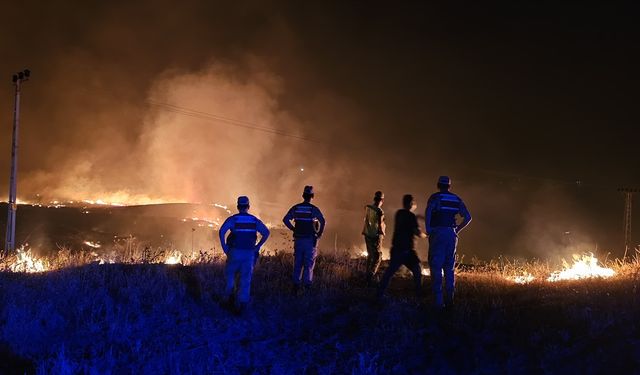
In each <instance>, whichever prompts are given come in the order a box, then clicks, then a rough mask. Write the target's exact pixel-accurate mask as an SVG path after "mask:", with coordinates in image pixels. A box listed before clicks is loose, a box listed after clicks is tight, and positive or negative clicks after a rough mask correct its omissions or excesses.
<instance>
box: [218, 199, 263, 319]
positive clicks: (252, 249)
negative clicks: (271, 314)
mask: <svg viewBox="0 0 640 375" xmlns="http://www.w3.org/2000/svg"><path fill="white" fill-rule="evenodd" d="M229 231H230V232H231V233H230V234H229V236H226V234H227V232H229ZM258 233H260V241H259V242H258V235H257V234H258ZM219 235H220V244H221V245H222V249H223V251H224V253H225V254H226V255H227V264H226V266H225V271H224V272H225V279H226V289H225V296H226V297H227V301H228V302H229V303H231V302H232V301H234V300H235V308H236V309H237V311H238V312H242V310H244V309H245V307H246V305H247V304H248V303H249V295H250V292H251V276H252V273H253V267H254V264H255V259H256V257H257V256H258V252H259V251H260V247H262V245H264V243H265V242H266V241H267V239H268V238H269V229H268V228H267V227H266V225H264V223H263V222H262V221H260V219H258V218H257V217H255V216H253V215H251V214H250V213H249V198H248V197H245V196H241V197H238V213H237V214H235V215H233V216H230V217H228V218H227V220H225V221H224V223H223V224H222V226H221V227H220V232H219ZM225 236H226V238H225ZM256 242H257V243H256ZM236 274H239V276H240V277H239V284H240V285H239V286H238V289H239V293H238V298H237V299H236V298H234V295H233V290H234V284H235V278H236Z"/></svg>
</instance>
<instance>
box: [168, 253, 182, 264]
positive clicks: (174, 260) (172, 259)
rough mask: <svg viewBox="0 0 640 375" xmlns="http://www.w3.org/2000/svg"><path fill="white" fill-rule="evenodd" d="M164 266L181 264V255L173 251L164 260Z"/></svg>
mask: <svg viewBox="0 0 640 375" xmlns="http://www.w3.org/2000/svg"><path fill="white" fill-rule="evenodd" d="M164 264H182V253H180V252H179V251H178V250H175V251H174V252H173V253H172V254H170V255H169V256H168V257H167V259H165V260H164Z"/></svg>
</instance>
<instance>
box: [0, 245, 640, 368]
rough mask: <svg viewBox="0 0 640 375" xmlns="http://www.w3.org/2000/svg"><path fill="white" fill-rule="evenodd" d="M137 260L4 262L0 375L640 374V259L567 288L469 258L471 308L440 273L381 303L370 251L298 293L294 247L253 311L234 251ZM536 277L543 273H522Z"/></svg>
mask: <svg viewBox="0 0 640 375" xmlns="http://www.w3.org/2000/svg"><path fill="white" fill-rule="evenodd" d="M156 255H158V254H156ZM146 256H149V257H151V256H153V254H146ZM158 256H159V255H158ZM164 256H165V257H167V258H168V257H169V254H164ZM136 257H138V259H135V257H133V258H130V259H129V260H131V261H133V263H132V262H125V263H114V264H108V263H107V264H99V263H100V262H99V261H98V260H96V259H95V255H91V254H83V253H76V254H72V253H71V252H68V251H67V252H65V251H62V252H60V253H59V254H58V256H57V257H54V258H52V259H49V260H48V262H47V267H49V268H50V269H51V270H50V271H47V272H40V273H22V272H10V271H8V270H7V262H8V260H6V259H5V263H4V266H3V268H4V271H3V272H0V373H3V374H4V373H25V372H26V373H57V374H76V373H91V374H103V373H114V374H121V373H131V374H133V373H136V374H140V373H147V374H203V373H207V374H388V373H409V374H421V373H440V374H449V373H460V374H469V373H470V374H496V373H514V374H515V373H517V374H521V373H547V374H555V373H584V374H598V373H638V372H639V371H640V329H639V328H640V320H638V317H639V316H640V290H639V288H638V284H639V282H640V266H639V263H638V262H637V260H636V261H634V262H627V263H621V262H611V264H610V266H611V267H613V268H614V269H615V271H616V272H617V274H616V276H615V277H612V278H608V279H599V278H596V279H586V280H577V281H560V282H553V283H551V282H547V281H545V280H544V275H545V274H548V271H549V269H548V266H546V265H544V264H538V263H536V264H534V263H531V264H527V263H524V264H517V263H509V262H507V263H504V262H492V263H491V264H488V265H484V266H481V267H479V266H478V267H469V268H466V267H463V268H460V269H459V272H458V278H457V281H458V282H457V301H456V306H455V308H454V309H453V310H452V311H450V312H447V313H442V312H439V311H436V310H434V309H432V307H431V306H430V304H429V296H430V293H429V287H430V285H429V278H428V277H425V278H424V281H425V293H424V295H423V296H420V297H416V296H415V294H414V293H413V289H412V287H411V280H410V278H409V277H408V275H406V274H405V275H402V274H398V275H397V276H396V277H395V278H394V279H393V280H392V283H391V287H390V289H389V291H388V293H387V296H386V298H385V299H384V300H377V299H376V298H375V290H374V289H372V288H367V287H366V286H365V284H364V283H363V280H362V279H363V275H362V273H363V271H364V261H363V259H352V258H351V257H349V256H348V255H346V254H333V255H331V256H321V257H319V259H318V263H317V268H316V282H315V286H314V288H313V289H312V290H309V291H306V292H305V293H304V294H303V295H299V296H294V295H292V294H291V290H290V282H289V280H290V273H291V271H292V257H291V255H290V254H286V253H283V252H281V253H275V254H271V255H270V256H263V257H262V258H260V261H259V264H258V266H257V268H256V271H255V274H254V280H253V289H252V303H251V305H250V308H249V310H248V311H246V312H245V313H244V314H243V315H241V316H236V315H233V314H232V313H230V312H229V311H228V310H227V309H225V308H224V306H223V304H222V303H221V302H222V301H221V296H220V293H221V291H222V290H223V287H224V280H223V269H224V261H223V259H221V258H218V257H213V256H208V255H207V254H199V255H198V256H194V257H191V258H189V259H190V261H189V262H184V263H188V264H189V265H180V264H176V265H167V264H153V263H144V259H142V261H141V259H140V257H142V258H143V255H142V254H137V255H136ZM185 259H186V258H185ZM14 261H15V260H14ZM119 261H123V260H122V259H120V260H119ZM383 267H384V264H383ZM522 272H526V273H530V274H532V275H538V276H539V277H537V278H536V280H534V281H532V282H530V283H527V284H517V283H514V282H513V281H511V280H509V279H508V278H509V277H512V276H513V275H516V274H519V273H522Z"/></svg>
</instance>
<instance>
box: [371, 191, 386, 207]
mask: <svg viewBox="0 0 640 375" xmlns="http://www.w3.org/2000/svg"><path fill="white" fill-rule="evenodd" d="M373 203H374V204H375V205H376V206H378V207H380V206H382V203H384V193H383V192H381V191H376V193H375V194H374V195H373Z"/></svg>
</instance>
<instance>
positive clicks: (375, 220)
mask: <svg viewBox="0 0 640 375" xmlns="http://www.w3.org/2000/svg"><path fill="white" fill-rule="evenodd" d="M383 214H384V213H383V211H382V209H381V208H380V207H376V206H373V205H370V204H368V205H366V206H365V207H364V228H363V229H362V234H364V235H365V236H367V237H378V236H379V235H381V234H384V223H382V222H381V217H382V215H383ZM381 224H382V225H381Z"/></svg>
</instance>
